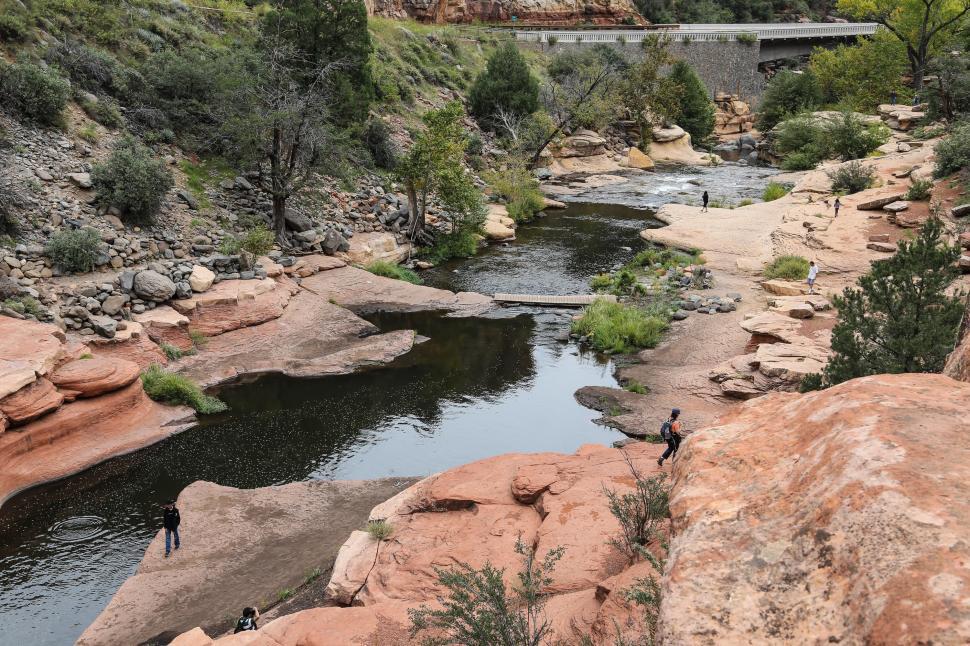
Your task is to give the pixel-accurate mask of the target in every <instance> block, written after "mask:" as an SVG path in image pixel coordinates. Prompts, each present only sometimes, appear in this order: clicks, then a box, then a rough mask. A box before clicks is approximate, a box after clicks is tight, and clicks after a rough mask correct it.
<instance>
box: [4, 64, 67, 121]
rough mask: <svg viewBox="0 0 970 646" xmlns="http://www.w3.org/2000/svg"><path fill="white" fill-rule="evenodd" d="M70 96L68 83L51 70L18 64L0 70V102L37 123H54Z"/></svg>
mask: <svg viewBox="0 0 970 646" xmlns="http://www.w3.org/2000/svg"><path fill="white" fill-rule="evenodd" d="M70 95H71V85H70V83H68V82H67V81H66V80H65V79H63V78H61V76H60V75H59V74H58V73H57V72H56V71H55V70H53V69H51V68H45V67H41V66H40V65H35V64H34V63H29V62H20V63H16V64H15V65H11V66H9V67H7V68H6V69H2V70H0V101H3V103H4V105H6V106H7V107H9V108H11V109H12V110H14V111H15V112H17V113H19V114H20V115H22V116H24V117H26V118H28V119H32V120H34V121H36V122H37V123H40V124H43V125H52V124H55V123H57V122H58V121H59V120H60V118H61V112H63V110H64V106H66V105H67V100H68V99H69V98H70Z"/></svg>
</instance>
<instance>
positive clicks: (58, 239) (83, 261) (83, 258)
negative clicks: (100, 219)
mask: <svg viewBox="0 0 970 646" xmlns="http://www.w3.org/2000/svg"><path fill="white" fill-rule="evenodd" d="M45 251H46V253H47V256H48V257H49V258H50V259H51V262H53V263H54V265H56V266H57V267H59V268H60V269H61V270H62V271H66V272H71V273H78V274H80V273H84V272H88V271H91V270H92V269H94V265H95V263H96V262H97V259H98V256H100V255H101V236H100V235H99V234H98V232H97V231H95V230H94V229H88V228H84V229H74V230H70V231H67V230H64V231H58V232H57V233H55V234H54V235H52V236H51V237H50V240H48V242H47V248H46V250H45Z"/></svg>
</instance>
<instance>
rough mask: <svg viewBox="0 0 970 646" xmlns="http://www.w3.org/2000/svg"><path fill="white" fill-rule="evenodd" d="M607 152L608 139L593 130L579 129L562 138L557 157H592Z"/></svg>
mask: <svg viewBox="0 0 970 646" xmlns="http://www.w3.org/2000/svg"><path fill="white" fill-rule="evenodd" d="M605 152H606V139H603V138H602V137H600V136H599V135H598V134H596V133H595V132H593V131H592V130H577V131H576V133H575V134H573V135H572V136H570V137H566V138H565V139H563V140H562V144H560V146H559V150H558V151H557V152H556V157H591V156H593V155H602V154H603V153H605Z"/></svg>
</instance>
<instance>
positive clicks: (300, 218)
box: [284, 210, 313, 233]
mask: <svg viewBox="0 0 970 646" xmlns="http://www.w3.org/2000/svg"><path fill="white" fill-rule="evenodd" d="M284 219H285V220H286V226H287V227H289V228H290V229H292V230H293V231H297V232H299V233H302V232H303V231H309V230H310V229H312V228H313V220H311V219H310V218H308V217H307V216H305V215H303V214H302V213H297V212H296V211H291V210H287V212H286V215H285V216H284Z"/></svg>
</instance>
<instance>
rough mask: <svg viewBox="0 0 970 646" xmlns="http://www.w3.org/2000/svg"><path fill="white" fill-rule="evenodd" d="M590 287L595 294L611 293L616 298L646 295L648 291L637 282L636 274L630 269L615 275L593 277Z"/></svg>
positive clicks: (622, 270)
mask: <svg viewBox="0 0 970 646" xmlns="http://www.w3.org/2000/svg"><path fill="white" fill-rule="evenodd" d="M590 286H591V287H592V289H593V291H594V292H598V293H604V292H605V293H609V294H614V295H616V296H628V295H634V294H644V293H646V290H645V289H644V287H643V285H641V284H640V283H639V281H637V276H636V274H634V273H633V271H631V270H630V269H627V268H623V269H620V270H619V271H618V272H616V273H614V274H612V275H611V274H599V275H597V276H593V279H592V280H591V281H590Z"/></svg>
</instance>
